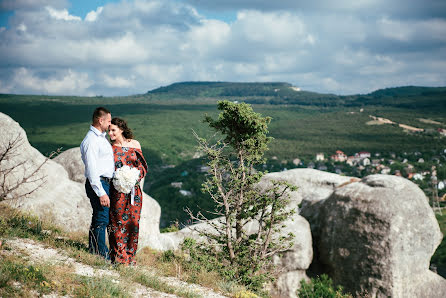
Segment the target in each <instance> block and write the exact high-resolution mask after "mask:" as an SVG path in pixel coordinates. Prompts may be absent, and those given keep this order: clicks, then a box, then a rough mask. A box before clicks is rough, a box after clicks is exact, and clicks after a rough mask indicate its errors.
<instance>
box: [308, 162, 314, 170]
mask: <svg viewBox="0 0 446 298" xmlns="http://www.w3.org/2000/svg"><path fill="white" fill-rule="evenodd" d="M307 168H309V169H314V162H312V161H310V162H309V163H308V166H307Z"/></svg>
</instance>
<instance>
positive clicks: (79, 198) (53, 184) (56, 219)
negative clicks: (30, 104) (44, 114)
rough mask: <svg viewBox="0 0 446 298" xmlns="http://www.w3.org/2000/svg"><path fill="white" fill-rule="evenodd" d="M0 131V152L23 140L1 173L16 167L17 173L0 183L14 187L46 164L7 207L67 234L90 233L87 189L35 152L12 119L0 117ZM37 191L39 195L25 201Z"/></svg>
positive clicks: (10, 197) (14, 194)
mask: <svg viewBox="0 0 446 298" xmlns="http://www.w3.org/2000/svg"><path fill="white" fill-rule="evenodd" d="M0 127H2V129H1V130H0V139H1V140H2V142H1V144H0V152H4V150H5V146H6V145H7V144H8V143H9V142H10V141H12V140H14V139H15V138H17V137H18V138H19V139H20V142H19V143H17V144H16V147H14V148H13V154H11V155H9V157H10V158H9V159H7V160H2V161H1V163H0V172H3V171H2V170H4V169H7V168H10V167H14V171H13V172H12V173H11V174H8V175H6V177H5V176H2V177H0V181H1V180H2V179H3V178H6V183H9V184H10V185H14V184H16V183H17V182H18V181H21V180H22V178H23V177H26V176H28V175H29V174H31V173H33V172H34V171H35V170H37V169H38V168H39V166H41V165H42V164H43V166H41V168H40V169H39V170H38V171H37V172H36V173H35V174H34V175H33V176H32V178H31V179H29V180H28V181H27V182H26V183H22V184H20V186H19V187H18V188H17V189H15V190H14V191H12V192H10V193H9V195H8V196H7V198H6V200H5V201H4V203H6V204H9V205H11V206H13V207H16V208H18V209H20V210H23V211H25V212H30V213H32V214H35V215H36V216H38V217H39V218H42V219H45V220H47V221H51V222H53V223H55V224H57V225H59V226H62V227H64V228H65V229H66V230H67V231H88V229H89V226H90V221H91V212H92V211H91V206H90V202H89V200H88V198H87V196H86V194H85V189H84V186H83V185H82V184H80V183H78V182H75V181H72V180H70V179H69V178H68V173H67V172H66V171H65V169H64V168H63V167H62V166H61V165H59V164H58V163H56V162H54V161H53V160H50V159H48V158H46V157H45V156H43V155H42V154H41V153H40V152H39V151H37V150H36V149H35V148H33V147H32V146H31V145H30V144H29V142H28V139H27V137H26V133H25V131H24V130H23V129H22V128H21V127H20V125H19V124H18V123H17V122H16V121H14V120H13V119H11V118H10V117H9V116H7V115H5V114H2V113H0ZM1 175H2V174H0V176H1ZM42 182H43V183H42ZM41 183H42V184H41ZM40 184H41V186H40V187H38V186H39V185H40ZM37 187H38V188H37ZM36 188H37V189H36ZM33 189H36V191H34V192H32V193H31V194H30V195H27V196H25V197H22V196H23V195H24V194H26V193H28V192H30V191H31V190H33ZM21 197H22V198H21Z"/></svg>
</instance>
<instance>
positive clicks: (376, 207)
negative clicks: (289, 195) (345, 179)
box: [301, 175, 446, 297]
mask: <svg viewBox="0 0 446 298" xmlns="http://www.w3.org/2000/svg"><path fill="white" fill-rule="evenodd" d="M301 214H302V215H303V216H304V217H306V218H307V219H308V220H309V222H310V224H311V228H312V233H313V241H314V247H315V252H316V255H315V259H316V260H315V262H320V264H319V268H318V270H321V271H325V272H326V273H328V274H329V275H330V276H331V277H332V278H333V281H334V283H335V284H341V285H343V286H344V287H345V289H346V290H347V291H349V292H351V293H353V294H354V295H359V296H362V295H369V296H370V297H446V280H445V279H443V278H442V277H440V276H438V275H436V274H435V273H433V272H431V271H429V262H430V259H431V257H432V255H433V253H434V252H435V249H436V248H437V246H438V245H439V244H440V242H441V239H442V234H441V232H440V228H439V226H438V222H437V220H436V219H435V216H434V213H433V211H432V209H431V208H430V206H429V204H428V201H427V198H426V196H425V195H424V193H423V192H422V191H421V189H419V188H418V186H417V185H415V184H414V183H412V182H410V181H409V180H406V179H404V178H401V177H396V176H391V175H372V176H368V177H365V178H364V179H362V180H361V181H360V182H352V183H348V184H345V185H342V186H340V187H338V188H336V190H335V191H334V193H333V194H332V195H331V196H330V197H329V198H328V199H326V200H323V201H319V202H312V203H309V204H307V205H305V206H304V207H303V208H302V212H301ZM320 273H322V272H320Z"/></svg>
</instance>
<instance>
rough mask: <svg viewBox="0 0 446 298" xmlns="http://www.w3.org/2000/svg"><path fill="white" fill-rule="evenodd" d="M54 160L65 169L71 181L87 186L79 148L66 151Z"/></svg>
mask: <svg viewBox="0 0 446 298" xmlns="http://www.w3.org/2000/svg"><path fill="white" fill-rule="evenodd" d="M53 160H54V161H55V162H57V163H58V164H60V165H62V166H63V167H64V168H65V170H66V171H67V173H68V177H69V178H70V179H71V180H73V181H76V182H79V183H81V184H85V175H84V173H85V167H84V163H83V162H82V157H81V150H80V148H79V147H76V148H71V149H68V150H65V151H63V152H62V153H60V154H59V155H57V156H56V157H55V158H53Z"/></svg>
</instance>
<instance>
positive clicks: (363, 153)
mask: <svg viewBox="0 0 446 298" xmlns="http://www.w3.org/2000/svg"><path fill="white" fill-rule="evenodd" d="M357 154H358V155H359V158H370V157H371V154H370V152H367V151H361V152H359V153H357Z"/></svg>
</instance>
